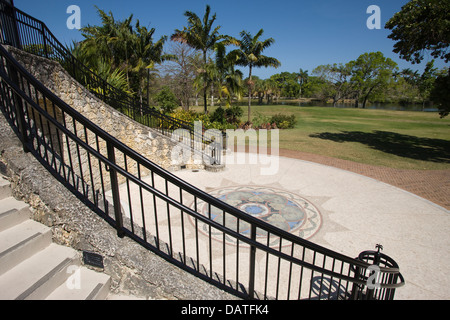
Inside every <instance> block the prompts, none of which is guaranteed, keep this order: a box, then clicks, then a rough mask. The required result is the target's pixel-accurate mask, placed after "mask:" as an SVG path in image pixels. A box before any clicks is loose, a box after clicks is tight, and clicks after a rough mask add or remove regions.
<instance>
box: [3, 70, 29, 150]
mask: <svg viewBox="0 0 450 320" xmlns="http://www.w3.org/2000/svg"><path fill="white" fill-rule="evenodd" d="M8 73H9V75H10V77H11V80H12V81H13V82H14V83H15V84H16V85H17V86H18V87H19V88H20V81H19V74H18V72H17V70H16V68H15V67H14V66H12V65H11V64H9V63H8ZM13 101H14V110H15V113H16V119H17V125H18V129H19V134H20V140H21V142H22V147H23V151H24V152H25V153H28V152H30V149H29V148H28V146H27V143H28V135H27V125H26V120H25V112H24V105H23V102H22V98H21V97H20V96H19V95H18V94H17V93H13Z"/></svg>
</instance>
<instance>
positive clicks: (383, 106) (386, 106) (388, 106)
mask: <svg viewBox="0 0 450 320" xmlns="http://www.w3.org/2000/svg"><path fill="white" fill-rule="evenodd" d="M239 105H240V106H241V107H245V106H247V105H248V102H245V101H242V102H241V103H239ZM252 105H288V106H299V107H325V108H332V107H333V104H331V103H326V102H322V101H307V102H299V101H294V100H280V101H278V102H277V101H273V102H270V103H269V104H268V103H266V102H265V101H264V102H263V103H262V104H259V103H258V102H257V101H253V102H252ZM354 107H355V105H354V103H338V104H336V108H354ZM359 107H360V108H362V104H361V103H360V104H359ZM366 109H380V110H396V111H420V112H422V111H423V112H438V109H437V108H434V107H433V106H432V105H429V104H426V105H425V108H423V106H422V104H408V105H402V104H399V103H396V104H395V103H380V102H379V103H367V104H366Z"/></svg>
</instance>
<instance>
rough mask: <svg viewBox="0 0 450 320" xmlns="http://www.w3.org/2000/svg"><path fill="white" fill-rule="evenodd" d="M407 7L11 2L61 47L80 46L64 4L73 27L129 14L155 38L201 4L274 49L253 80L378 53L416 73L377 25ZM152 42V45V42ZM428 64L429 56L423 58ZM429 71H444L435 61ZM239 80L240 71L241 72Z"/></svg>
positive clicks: (395, 1) (383, 2) (232, 31)
mask: <svg viewBox="0 0 450 320" xmlns="http://www.w3.org/2000/svg"><path fill="white" fill-rule="evenodd" d="M407 2H408V1H407V0H342V1H338V0H315V1H314V0H308V1H306V0H290V1H286V0H277V1H275V0H272V1H266V0H227V1H224V0H220V1H219V0H209V1H204V0H190V1H186V0H158V1H155V0H145V1H144V0H128V1H124V0H120V1H119V0H94V1H87V0H42V1H39V0H15V1H14V3H15V5H16V7H18V8H19V9H21V10H23V11H25V12H26V13H28V14H30V15H32V16H34V17H35V18H38V19H40V20H42V21H44V22H45V23H46V24H47V26H48V27H49V28H50V30H51V31H52V32H53V33H54V34H55V36H56V37H57V38H58V39H59V40H60V41H61V42H62V43H63V44H70V43H71V42H72V40H76V41H79V40H82V39H83V37H82V36H81V33H80V32H79V31H78V30H76V29H75V30H69V29H68V28H67V26H66V21H67V19H68V18H69V16H70V15H69V14H67V13H66V10H67V7H68V6H70V5H78V6H79V7H80V9H81V25H82V26H85V25H88V24H91V25H99V24H100V19H99V17H98V14H97V11H96V9H95V7H94V6H95V5H97V6H98V7H99V8H100V9H102V10H104V11H106V12H109V11H112V13H113V14H114V16H115V18H116V19H119V20H121V19H124V18H127V17H128V16H129V15H130V14H133V15H134V18H135V19H139V20H140V22H141V25H145V26H148V27H153V28H155V29H156V37H157V38H158V39H159V37H161V36H162V35H167V36H170V35H171V34H172V33H173V31H174V30H175V29H182V28H183V27H184V26H186V18H185V17H184V15H183V13H184V12H185V11H186V10H189V11H193V12H195V13H197V15H198V16H200V17H203V14H204V12H205V6H206V4H209V5H210V6H211V11H212V12H213V13H214V12H215V13H216V14H217V20H216V25H221V26H222V27H221V32H222V33H223V34H228V35H230V36H234V37H239V32H240V31H242V30H247V31H249V32H250V33H252V34H256V33H257V32H258V31H259V30H260V29H261V28H262V29H264V35H263V39H266V38H269V37H272V38H274V39H275V44H274V45H273V46H272V47H270V48H269V49H267V50H266V51H265V52H264V54H266V55H269V56H273V57H275V58H277V59H278V60H280V62H281V63H282V66H281V67H280V68H278V69H273V68H268V69H264V68H263V69H259V70H255V75H257V76H259V77H261V78H268V77H270V76H271V75H272V74H275V73H279V72H282V71H288V72H298V71H299V69H300V68H302V69H303V70H308V71H309V72H310V74H311V72H312V70H313V69H314V68H315V67H317V66H318V65H321V64H329V63H346V62H348V61H350V60H354V59H356V58H357V57H358V56H359V55H360V54H362V53H365V52H372V51H381V52H382V53H383V54H384V55H385V56H386V57H389V58H391V59H392V60H394V61H395V62H397V63H398V65H399V68H400V69H403V68H411V69H413V70H416V69H417V70H419V71H422V70H423V68H424V66H425V63H426V62H427V61H428V59H427V58H426V59H425V60H424V61H423V62H422V63H421V64H420V65H412V64H411V63H408V62H406V61H403V60H401V59H400V58H399V57H398V55H397V54H395V53H393V52H392V50H393V45H394V41H392V40H390V39H388V38H387V36H388V35H389V34H390V31H389V30H385V29H384V25H385V23H386V22H387V20H389V19H390V18H391V17H392V16H393V15H394V13H396V12H398V11H400V9H401V7H402V6H403V5H404V4H406V3H407ZM370 5H377V6H379V7H380V9H381V29H380V30H377V29H374V30H369V29H368V28H367V26H366V21H367V19H368V18H369V17H370V15H371V14H368V13H366V11H367V8H368V7H369V6H370ZM155 40H156V39H155ZM430 59H431V57H430ZM435 66H437V67H439V68H441V67H448V65H445V64H444V63H443V61H442V60H438V61H436V63H435ZM243 71H244V74H246V70H245V69H243Z"/></svg>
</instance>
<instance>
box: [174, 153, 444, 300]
mask: <svg viewBox="0 0 450 320" xmlns="http://www.w3.org/2000/svg"><path fill="white" fill-rule="evenodd" d="M280 154H281V155H282V156H280V157H278V158H277V161H278V170H277V171H276V172H275V173H274V174H272V175H262V174H261V173H262V169H263V168H267V167H269V165H268V164H267V163H263V162H258V163H255V164H249V161H248V157H249V155H248V154H247V155H245V157H246V160H245V164H238V163H237V161H234V162H231V163H230V162H228V163H227V168H226V169H225V171H223V172H219V173H213V172H206V171H200V172H193V171H189V170H184V171H179V172H177V173H176V175H178V176H179V177H180V178H182V179H184V180H185V181H187V182H189V183H191V184H192V185H194V186H196V187H198V188H200V189H202V190H204V191H206V192H209V193H212V194H218V195H225V194H229V192H230V190H233V187H234V188H236V189H235V190H242V187H243V186H248V187H249V189H252V188H253V189H255V188H260V187H261V188H270V189H272V190H282V191H286V192H287V193H290V194H294V195H298V196H299V197H301V198H302V199H306V200H307V201H309V202H310V203H312V204H313V205H314V206H315V207H316V208H317V210H318V211H319V212H320V215H321V217H320V218H321V224H320V228H319V229H317V230H313V231H314V233H313V234H311V236H310V238H309V240H310V241H312V242H315V243H317V244H319V245H322V246H324V247H327V248H329V249H331V250H334V251H337V252H340V253H343V254H345V255H348V256H354V257H356V256H357V255H358V254H359V253H360V252H362V251H365V250H374V249H375V245H376V244H378V243H380V244H382V245H383V247H384V251H383V253H385V254H387V255H388V256H391V257H392V258H393V259H394V260H395V261H396V262H397V263H398V264H399V266H400V270H401V272H402V274H403V276H404V277H405V280H406V285H405V286H404V287H402V288H401V289H399V290H398V291H397V293H396V299H450V271H449V269H448V265H450V232H449V231H450V211H449V210H448V209H446V208H444V205H446V206H447V208H448V202H446V200H447V199H444V198H445V197H443V195H444V193H445V188H447V189H446V190H447V191H448V190H449V188H448V185H449V181H448V172H447V171H443V172H440V173H437V172H426V174H425V172H424V173H421V172H413V171H407V170H391V169H385V168H378V167H373V166H368V165H360V164H356V163H353V162H351V161H344V160H337V159H332V158H326V157H319V156H315V155H310V154H305V153H296V154H295V155H293V154H290V153H288V152H287V151H282V152H280ZM232 155H233V156H236V155H237V153H235V154H232ZM241 155H242V154H241ZM288 155H289V156H290V157H289V158H288V157H286V156H288ZM234 159H235V160H236V158H234ZM272 160H274V159H272ZM435 183H438V184H440V185H439V186H436V185H435ZM428 186H433V188H432V189H430V188H429V187H428ZM446 186H447V187H446ZM400 188H402V189H400ZM405 190H407V191H405ZM408 191H409V192H408ZM412 192H415V194H413V193H412ZM447 193H448V192H447ZM418 195H419V196H418ZM426 195H428V199H424V198H425V196H426ZM421 196H422V197H421ZM433 199H436V200H435V202H436V203H433V202H432V201H433ZM439 199H441V200H439ZM438 201H440V202H441V203H437V202H438ZM240 205H242V204H240ZM246 205H247V204H246ZM245 208H247V207H245ZM249 209H250V210H260V209H261V208H259V209H258V207H257V206H255V205H254V204H252V205H251V206H250V208H249Z"/></svg>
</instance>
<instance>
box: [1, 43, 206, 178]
mask: <svg viewBox="0 0 450 320" xmlns="http://www.w3.org/2000/svg"><path fill="white" fill-rule="evenodd" d="M6 48H7V50H8V51H9V52H10V53H11V54H12V55H13V56H14V58H15V59H16V60H17V61H19V62H20V63H21V64H22V65H23V66H24V67H25V69H26V70H28V71H29V72H30V73H31V74H32V75H33V76H34V77H35V78H36V79H38V80H39V81H40V82H41V83H42V84H44V85H45V86H46V87H47V88H48V89H49V90H50V91H52V92H53V93H54V94H55V95H56V96H58V97H59V98H60V99H61V100H63V101H64V102H66V103H67V104H68V105H69V106H71V107H72V108H74V109H75V110H76V111H78V112H79V113H81V114H82V115H83V116H85V117H86V118H88V119H89V120H90V121H92V122H93V123H94V124H96V125H97V126H99V127H100V128H102V129H103V130H104V131H106V132H108V133H109V134H110V135H112V136H113V137H115V138H116V139H118V140H119V141H121V142H122V143H124V144H125V145H127V146H128V147H130V148H131V149H133V150H135V151H136V152H138V153H139V154H141V155H143V156H144V157H146V158H147V159H149V160H150V161H152V162H154V163H156V164H157V165H159V166H160V167H162V168H164V169H166V170H179V169H180V168H181V167H183V168H186V169H204V168H205V165H204V163H203V161H202V159H201V157H197V158H194V157H193V156H191V157H190V158H189V159H184V158H183V157H179V156H178V155H174V158H175V159H176V160H177V161H176V163H174V162H173V161H172V152H173V150H175V146H176V145H177V144H178V142H177V141H174V140H172V139H171V138H169V137H168V136H165V135H162V134H160V133H159V132H157V131H156V130H153V129H151V128H149V127H146V126H144V125H142V124H140V123H138V122H136V121H134V120H132V119H131V118H129V117H127V116H125V115H124V114H122V113H120V112H118V111H117V110H115V109H114V108H112V107H111V106H109V105H107V104H105V103H104V102H103V101H101V100H100V99H98V98H97V97H96V96H95V95H93V94H92V93H91V92H89V90H87V89H86V88H84V87H83V86H82V85H80V84H79V83H78V82H77V81H75V80H74V79H73V78H72V77H71V76H70V75H69V74H68V73H67V71H66V70H65V69H64V68H63V67H62V66H61V65H60V64H59V63H58V62H56V61H52V60H48V59H45V58H42V57H39V56H35V55H32V54H29V53H26V52H23V51H21V50H18V49H16V48H14V47H9V46H7V47H6ZM41 105H42V103H41ZM66 120H67V121H66V123H67V125H68V126H69V127H70V126H71V122H72V119H66ZM82 134H83V133H81V136H82ZM82 137H83V136H82ZM91 141H92V139H91ZM102 153H103V154H106V152H102Z"/></svg>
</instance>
